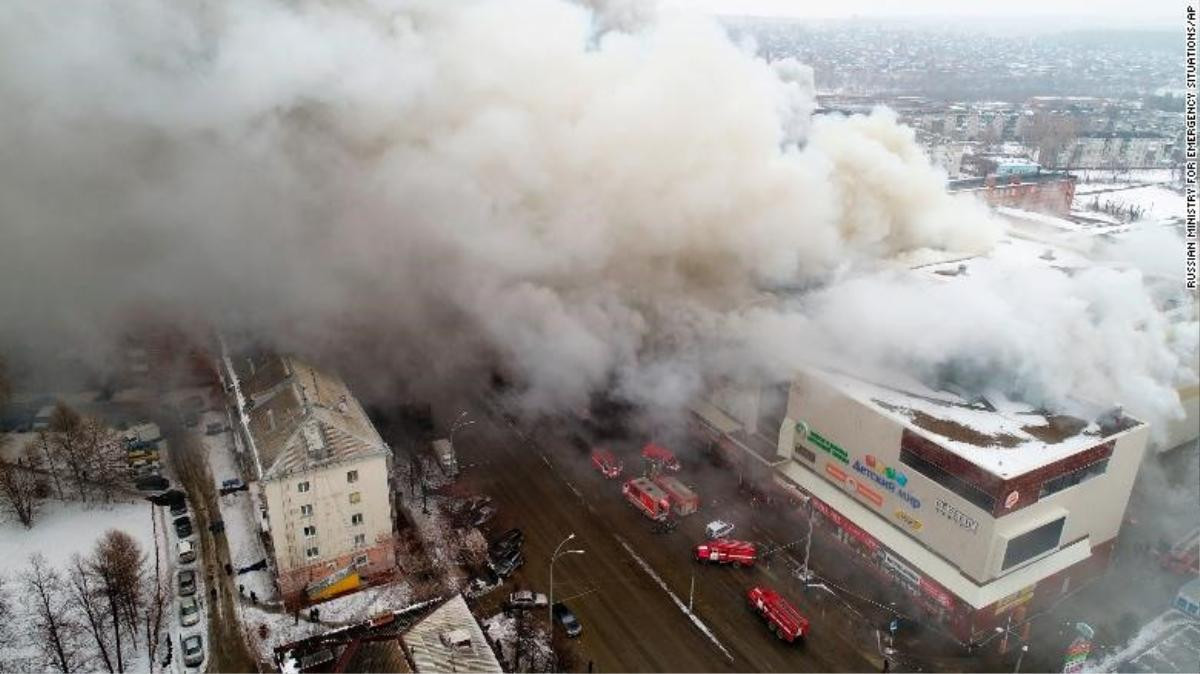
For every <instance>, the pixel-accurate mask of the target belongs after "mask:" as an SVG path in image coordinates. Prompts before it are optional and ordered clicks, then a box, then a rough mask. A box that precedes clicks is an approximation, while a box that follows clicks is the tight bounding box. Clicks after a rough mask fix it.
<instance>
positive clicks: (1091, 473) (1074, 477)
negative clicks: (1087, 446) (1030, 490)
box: [1038, 459, 1108, 498]
mask: <svg viewBox="0 0 1200 674" xmlns="http://www.w3.org/2000/svg"><path fill="white" fill-rule="evenodd" d="M1106 470H1108V459H1101V460H1099V461H1096V462H1095V463H1091V464H1088V465H1086V466H1084V467H1083V468H1079V469H1077V470H1073V471H1071V472H1070V473H1067V474H1065V475H1059V476H1058V477H1056V478H1053V479H1050V480H1046V481H1045V482H1043V483H1042V488H1041V491H1039V492H1038V498H1046V497H1047V496H1049V495H1051V494H1055V493H1058V492H1060V491H1062V490H1064V489H1066V488H1067V487H1074V486H1075V485H1077V484H1079V483H1080V482H1083V481H1084V480H1089V479H1091V478H1093V477H1096V476H1097V475H1103V474H1104V471H1106Z"/></svg>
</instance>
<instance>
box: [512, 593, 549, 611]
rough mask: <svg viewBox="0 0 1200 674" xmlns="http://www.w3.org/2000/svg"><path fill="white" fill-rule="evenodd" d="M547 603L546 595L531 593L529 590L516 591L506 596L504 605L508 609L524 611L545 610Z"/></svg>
mask: <svg viewBox="0 0 1200 674" xmlns="http://www.w3.org/2000/svg"><path fill="white" fill-rule="evenodd" d="M548 603H549V600H547V599H546V595H544V594H542V593H540V592H531V591H529V590H517V591H516V592H513V593H512V594H510V595H508V601H506V602H505V603H504V605H505V606H507V607H508V608H510V609H526V608H545V607H546V605H547V604H548Z"/></svg>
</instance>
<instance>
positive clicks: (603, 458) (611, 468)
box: [592, 449, 625, 480]
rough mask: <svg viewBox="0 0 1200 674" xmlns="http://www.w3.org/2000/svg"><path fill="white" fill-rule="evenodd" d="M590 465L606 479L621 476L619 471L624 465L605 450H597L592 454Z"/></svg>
mask: <svg viewBox="0 0 1200 674" xmlns="http://www.w3.org/2000/svg"><path fill="white" fill-rule="evenodd" d="M592 465H593V466H595V467H596V470H598V471H600V474H601V475H603V476H604V477H606V478H608V479H610V480H611V479H614V478H618V477H620V476H621V471H622V470H624V469H625V464H624V463H622V462H621V460H620V459H618V458H617V457H616V455H614V454H613V453H612V452H611V451H609V450H607V449H597V450H594V451H593V452H592Z"/></svg>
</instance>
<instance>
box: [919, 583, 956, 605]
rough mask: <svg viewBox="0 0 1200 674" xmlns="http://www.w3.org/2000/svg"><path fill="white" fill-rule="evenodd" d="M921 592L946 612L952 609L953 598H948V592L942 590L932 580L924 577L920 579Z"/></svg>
mask: <svg viewBox="0 0 1200 674" xmlns="http://www.w3.org/2000/svg"><path fill="white" fill-rule="evenodd" d="M921 591H922V592H924V593H925V594H927V595H929V596H930V597H932V598H933V600H934V601H936V602H937V603H938V604H939V605H940V606H941V607H942V608H944V609H946V610H947V611H950V610H953V609H954V598H953V597H951V596H950V593H949V592H947V591H945V590H943V589H942V588H941V586H940V585H938V584H937V583H935V582H933V581H932V580H929V579H928V578H924V577H923V578H921Z"/></svg>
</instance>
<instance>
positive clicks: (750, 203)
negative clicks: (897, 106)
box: [0, 0, 1177, 407]
mask: <svg viewBox="0 0 1200 674" xmlns="http://www.w3.org/2000/svg"><path fill="white" fill-rule="evenodd" d="M633 7H634V5H631V4H630V3H616V4H612V3H609V4H606V5H605V8H604V10H603V11H602V12H601V13H599V14H596V13H594V12H593V11H592V10H590V9H588V8H586V7H583V6H579V5H575V4H570V3H567V2H562V1H561V0H520V1H518V2H512V1H505V2H496V1H481V2H461V3H459V2H455V3H445V2H439V1H434V0H429V1H414V2H399V3H390V2H383V1H378V2H376V1H372V0H358V1H354V2H345V3H327V2H315V1H314V2H298V3H297V2H282V1H274V0H241V1H239V2H229V3H221V2H217V3H210V2H198V1H195V2H188V1H181V2H173V3H161V2H153V1H149V0H147V1H144V2H127V1H121V2H117V1H109V2H103V1H97V2H89V3H82V4H80V3H73V2H66V1H62V0H46V1H42V2H36V3H8V4H5V5H3V6H0V109H2V110H4V111H5V113H4V114H5V123H4V124H3V125H0V147H4V148H5V151H4V152H3V153H2V154H0V228H2V235H3V247H2V249H0V276H2V279H0V280H2V282H0V286H2V287H0V338H2V339H3V341H4V342H6V343H8V344H14V343H20V344H25V345H29V344H39V345H42V346H47V345H51V344H53V345H56V346H57V345H58V344H59V343H60V341H61V342H63V343H73V344H90V345H93V346H95V345H97V344H100V343H102V342H103V341H104V340H101V339H97V336H105V335H108V336H112V335H116V334H119V332H120V329H121V321H122V320H123V317H124V316H125V315H126V313H125V312H126V311H127V310H128V309H130V308H131V307H132V308H141V309H151V310H154V311H160V312H161V311H165V312H167V313H169V314H171V315H175V316H178V317H181V318H188V319H195V320H198V321H200V322H203V323H209V324H213V325H215V326H217V327H219V328H221V329H223V330H225V331H227V332H232V333H237V334H242V335H248V336H250V337H251V338H253V339H255V340H258V341H262V342H266V343H268V344H270V345H272V346H275V347H277V348H281V349H286V350H295V351H301V352H306V353H308V354H310V355H317V356H324V357H325V358H327V359H329V360H331V361H334V362H337V363H338V364H339V365H340V366H343V367H352V368H353V367H357V369H358V370H359V371H363V372H375V373H379V375H380V376H379V379H380V381H381V384H380V386H381V387H382V386H384V384H383V383H382V382H383V380H388V381H393V380H395V379H399V378H404V379H407V380H409V381H415V382H416V384H415V385H420V382H422V381H424V382H425V383H426V384H427V385H429V386H439V385H445V382H448V381H452V380H454V379H455V378H459V377H461V376H463V374H464V373H466V372H474V371H475V368H476V367H477V366H480V367H482V366H486V365H487V364H490V363H492V362H494V361H497V360H499V361H500V362H502V363H503V366H504V368H505V369H506V370H507V371H508V372H510V373H514V374H515V375H517V376H518V377H519V378H520V379H521V380H522V381H523V382H524V383H525V385H526V389H525V390H526V394H525V402H526V403H528V404H530V405H532V406H535V407H551V406H559V405H567V406H570V405H577V404H578V403H579V402H581V401H582V400H583V398H584V396H585V395H586V393H587V392H588V391H589V390H591V389H594V388H596V387H599V386H605V385H609V384H610V383H612V382H613V381H614V380H615V381H616V382H617V384H618V386H619V387H620V388H621V389H622V390H623V391H624V392H625V393H627V394H629V395H632V396H634V397H636V398H639V399H643V400H655V401H660V402H663V401H665V402H676V403H677V402H679V401H681V400H683V399H685V398H686V397H687V396H689V395H691V394H693V393H694V392H695V391H696V390H697V388H698V387H699V386H700V385H701V382H702V381H703V380H704V378H706V377H713V376H716V377H724V376H731V375H740V374H745V373H747V372H761V373H768V372H771V373H773V375H772V376H779V377H784V376H786V372H784V371H778V370H772V367H773V366H776V365H780V366H788V365H792V364H795V363H797V362H801V361H803V360H805V359H813V358H817V359H820V358H823V357H825V356H827V355H831V354H846V345H847V344H849V345H852V346H854V347H855V348H860V347H861V348H862V349H863V354H864V356H863V357H864V358H871V359H878V360H880V361H889V360H890V361H903V362H907V361H908V359H907V358H906V357H905V354H907V353H909V352H911V351H912V350H913V349H917V350H918V353H917V360H918V361H920V362H922V363H924V362H925V361H926V360H936V359H937V358H938V354H939V349H944V350H946V351H948V352H951V353H954V354H958V353H959V352H961V351H962V350H969V349H970V348H972V346H973V345H974V346H980V347H981V348H985V349H990V350H991V351H995V352H999V353H1002V354H1004V356H1005V357H1004V358H1003V359H1002V360H1001V361H1000V363H1001V365H1003V366H1004V367H1006V368H1008V367H1011V368H1014V369H1015V371H1016V372H1017V373H1018V376H1021V377H1030V378H1033V379H1037V380H1039V382H1040V383H1041V384H1042V385H1045V384H1046V383H1047V381H1048V380H1049V377H1050V376H1052V375H1054V376H1057V375H1058V374H1060V372H1059V370H1061V368H1059V369H1058V370H1055V371H1053V372H1040V371H1038V370H1036V369H1035V367H1037V366H1040V365H1042V364H1043V363H1044V361H1045V360H1046V358H1045V357H1044V356H1045V352H1044V350H1036V349H1035V357H1034V358H1033V359H1030V360H1025V359H1024V356H1023V355H1022V351H1021V350H1022V349H1024V348H1026V347H1028V346H1030V345H1031V344H1034V345H1036V343H1037V342H1038V340H1037V339H1036V337H1035V333H1036V331H1037V330H1040V329H1042V328H1043V327H1044V325H1043V323H1044V322H1045V321H1051V322H1053V321H1054V319H1053V317H1048V316H1044V315H1036V316H1035V317H1034V318H1030V317H1029V316H1020V315H1015V314H1012V313H1009V314H1003V315H1002V316H1003V317H994V318H990V319H988V320H987V321H986V322H984V323H983V324H982V325H986V326H989V327H990V328H993V329H994V330H995V331H994V332H991V331H989V334H988V335H987V337H988V339H985V340H982V344H980V343H978V342H973V340H974V339H975V338H977V337H978V336H979V331H980V330H981V329H982V326H980V325H975V326H970V327H971V328H972V329H970V330H968V329H966V327H967V326H960V327H962V328H963V329H962V330H958V331H956V330H955V329H954V328H953V326H954V325H957V324H958V323H959V322H961V321H962V320H965V319H964V316H963V315H962V314H960V313H957V312H954V311H946V313H945V314H944V315H943V314H942V313H940V312H942V311H943V309H942V305H941V304H936V305H935V304H930V303H927V302H926V301H925V300H924V299H922V297H921V296H920V295H919V293H915V292H913V291H909V290H905V289H900V288H896V289H893V290H892V294H887V293H884V294H882V295H880V294H877V292H876V291H877V290H880V289H883V290H887V288H888V285H889V284H891V283H893V280H891V279H888V280H885V281H884V282H883V283H882V284H880V283H879V281H878V278H877V277H872V278H868V279H860V280H859V281H857V282H851V283H848V284H837V283H835V285H834V286H833V287H832V288H831V289H829V290H827V291H825V294H824V295H822V298H823V299H821V300H818V301H817V312H816V313H815V314H812V315H808V314H806V313H803V312H797V311H796V310H794V309H788V308H784V307H775V308H772V309H766V308H763V307H761V306H759V305H756V304H755V303H756V302H758V300H759V299H760V298H761V292H762V288H764V287H785V286H786V287H795V286H804V285H811V284H817V283H825V282H829V281H830V280H831V279H835V280H836V279H841V278H846V277H854V276H855V274H854V273H852V272H848V271H847V270H848V269H856V268H860V267H861V266H864V265H865V266H870V265H872V264H873V263H874V261H875V260H878V259H880V258H886V257H889V256H891V255H894V254H896V253H899V252H902V251H908V250H914V249H920V248H926V247H932V248H946V249H953V250H959V251H964V252H979V251H983V250H986V249H987V248H988V247H989V246H991V245H992V244H993V243H994V242H995V241H996V239H997V237H998V236H999V234H1000V231H1001V228H1000V225H998V224H997V223H996V222H995V221H994V220H993V219H992V218H991V217H989V215H988V214H987V212H986V210H985V209H984V208H983V207H981V206H979V205H978V204H976V203H975V202H974V201H971V200H969V199H965V198H952V197H950V196H947V195H946V194H945V192H944V176H943V175H942V174H941V173H939V171H937V170H936V169H935V168H933V167H932V166H931V165H930V164H929V161H928V159H927V158H926V157H925V156H924V155H923V154H922V152H921V151H920V149H919V148H918V146H917V145H916V144H915V142H914V140H913V135H912V132H911V131H910V130H908V129H906V128H904V127H902V126H900V125H898V124H897V123H896V122H895V119H894V117H893V116H892V115H891V114H890V113H888V112H886V111H879V112H876V113H875V114H872V115H870V116H866V117H853V118H832V117H822V118H819V119H815V120H814V119H812V117H811V112H812V110H813V107H814V96H813V91H812V76H811V71H809V70H807V69H806V68H805V67H804V66H802V65H801V64H798V63H796V62H794V61H789V62H783V63H777V64H769V63H767V62H765V61H763V60H762V59H759V58H756V57H755V56H754V55H753V54H750V53H747V52H746V51H744V50H743V49H741V48H739V47H738V46H736V45H734V44H733V43H731V42H730V41H729V40H728V39H727V37H726V35H725V34H724V32H723V31H722V30H721V28H720V27H719V26H718V25H717V24H715V23H714V22H712V21H711V20H709V19H705V18H700V17H695V16H688V15H681V14H673V13H663V14H661V15H659V16H656V17H655V16H654V14H655V13H654V12H639V11H636V10H634V9H632V8H633ZM993 280H995V281H996V282H997V283H999V284H1001V286H1003V285H1004V284H1005V283H1006V281H1005V280H1003V279H993ZM981 283H986V282H985V281H981ZM881 286H882V288H881ZM1020 289H1021V292H1025V290H1028V287H1027V286H1025V285H1021V286H1020ZM984 290H986V291H989V292H991V293H993V294H996V293H999V294H1000V295H1001V296H1003V293H1005V292H1006V291H1005V290H1004V289H1003V288H1002V287H1001V288H992V287H991V286H988V287H987V288H985V289H984ZM1071 290H1072V291H1077V290H1079V289H1078V288H1075V289H1071ZM958 292H959V293H960V295H959V296H954V297H951V296H948V295H947V296H943V297H940V298H938V299H936V300H935V301H936V302H938V303H941V302H962V303H964V304H965V305H966V306H972V305H973V303H974V302H975V301H976V299H973V298H972V296H969V293H967V292H966V291H958ZM899 294H903V295H904V297H900V296H899ZM1094 295H1095V294H1094V293H1091V294H1090V295H1088V294H1085V296H1084V297H1085V299H1087V298H1088V297H1090V298H1091V299H1097V300H1101V299H1102V298H1097V297H1095V296H1094ZM999 301H1000V300H994V301H992V304H995V303H996V302H999ZM901 302H904V303H905V304H904V306H909V305H910V304H911V306H913V307H915V310H916V311H917V314H918V317H917V318H911V319H905V318H903V316H899V315H895V314H894V313H887V312H881V313H877V312H876V311H875V310H877V309H881V308H882V309H887V308H888V307H889V306H890V307H892V308H893V310H894V309H895V308H896V307H898V306H901V305H900V303H901ZM988 306H989V305H988V304H986V303H985V304H982V305H979V308H978V311H974V312H970V313H969V314H968V319H969V320H974V319H975V318H978V317H979V314H983V313H985V312H986V311H987V307H988ZM756 307H757V308H756ZM842 309H846V310H847V311H844V312H843V311H842ZM805 311H807V310H805ZM935 316H938V317H940V320H942V321H943V325H945V322H946V321H949V322H950V324H951V325H950V328H949V329H947V330H946V331H945V333H944V335H943V336H942V337H939V338H938V339H936V340H933V341H932V342H930V341H923V342H921V343H918V341H914V339H915V337H916V336H915V335H913V334H911V333H904V332H898V331H893V330H892V329H891V328H890V327H889V324H888V323H886V322H884V323H882V324H881V323H880V317H888V318H889V319H890V318H895V319H896V320H899V321H901V323H903V324H905V325H907V326H909V327H911V328H913V329H915V330H917V331H920V330H921V329H923V328H925V327H927V323H928V322H929V321H930V320H932V319H933V317H935ZM859 321H861V324H860V323H858V322H859ZM856 325H861V326H862V327H865V328H866V329H867V330H869V331H871V334H869V335H864V334H859V333H861V332H862V329H861V328H856V327H855V326H856ZM827 327H832V328H833V329H834V331H833V332H832V333H828V332H827V331H826V330H825V328H827ZM1066 329H1067V330H1068V334H1069V335H1073V336H1077V337H1080V338H1083V339H1086V338H1087V337H1086V336H1084V335H1076V334H1075V332H1073V331H1074V330H1075V329H1076V327H1074V324H1069V325H1068V326H1067V328H1066ZM823 332H825V333H826V334H825V335H824V336H822V333H823ZM830 335H832V336H830ZM1061 337H1063V335H1056V337H1055V339H1059V338H1061ZM1152 337H1153V336H1151V337H1150V338H1152ZM960 338H961V339H960ZM1150 338H1148V339H1150ZM842 340H846V341H845V342H844V343H842ZM956 340H957V341H956ZM764 343H770V344H772V345H774V346H776V347H779V348H778V349H777V350H776V351H773V352H768V351H766V350H762V349H759V348H757V347H758V346H759V345H762V344H764ZM1056 343H1057V342H1056ZM1139 348H1140V347H1139ZM1146 349H1147V350H1150V351H1153V349H1151V347H1146ZM1093 355H1094V354H1093ZM1147 355H1148V356H1150V360H1149V365H1150V369H1149V370H1147V369H1146V368H1145V367H1143V366H1144V365H1145V364H1146V361H1145V360H1144V359H1143V357H1144V356H1147ZM1160 355H1161V354H1158V353H1157V352H1154V353H1148V354H1137V353H1135V354H1131V355H1130V356H1129V360H1130V362H1131V363H1132V365H1131V366H1132V367H1133V368H1134V369H1137V370H1138V374H1137V375H1136V376H1138V377H1143V378H1145V379H1146V380H1147V381H1148V382H1150V383H1148V384H1147V386H1148V387H1155V386H1157V387H1158V388H1155V389H1154V391H1153V393H1154V394H1155V395H1158V394H1161V393H1162V385H1163V383H1162V381H1161V380H1160V379H1159V374H1160V372H1159V371H1160V370H1161V369H1169V363H1167V362H1165V361H1163V360H1162V359H1161V358H1160V357H1159V356H1160ZM983 357H984V358H986V357H987V356H986V355H985V356H983ZM1063 367H1070V368H1076V370H1073V371H1072V372H1070V373H1068V374H1069V375H1070V376H1068V377H1067V378H1066V380H1065V381H1066V382H1069V383H1079V382H1081V381H1082V383H1090V380H1088V379H1087V376H1088V375H1090V374H1092V373H1094V372H1095V365H1094V364H1091V363H1086V362H1083V361H1082V360H1081V361H1079V362H1072V363H1070V364H1067V365H1064V366H1063ZM1078 370H1081V371H1078ZM1113 376H1119V375H1113ZM1176 404H1177V402H1176Z"/></svg>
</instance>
